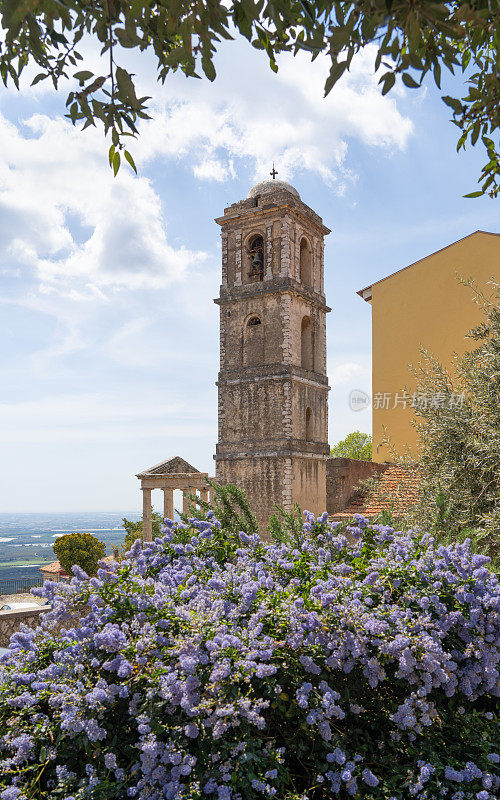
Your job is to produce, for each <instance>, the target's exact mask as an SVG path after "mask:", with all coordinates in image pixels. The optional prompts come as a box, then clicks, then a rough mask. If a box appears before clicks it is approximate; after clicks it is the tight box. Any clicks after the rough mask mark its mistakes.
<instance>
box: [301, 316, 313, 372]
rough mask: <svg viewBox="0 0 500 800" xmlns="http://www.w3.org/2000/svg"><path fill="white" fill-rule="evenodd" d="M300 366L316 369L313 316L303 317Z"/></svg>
mask: <svg viewBox="0 0 500 800" xmlns="http://www.w3.org/2000/svg"><path fill="white" fill-rule="evenodd" d="M300 366H301V367H302V369H308V370H313V369H314V358H313V341H312V325H311V317H303V318H302V323H301V326H300Z"/></svg>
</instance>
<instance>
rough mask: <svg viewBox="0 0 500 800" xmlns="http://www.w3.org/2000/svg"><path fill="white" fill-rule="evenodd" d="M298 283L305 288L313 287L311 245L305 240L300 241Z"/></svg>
mask: <svg viewBox="0 0 500 800" xmlns="http://www.w3.org/2000/svg"><path fill="white" fill-rule="evenodd" d="M300 282H301V283H303V284H304V285H305V286H312V285H313V280H312V252H311V245H310V244H309V242H308V241H307V239H306V238H302V239H301V241H300Z"/></svg>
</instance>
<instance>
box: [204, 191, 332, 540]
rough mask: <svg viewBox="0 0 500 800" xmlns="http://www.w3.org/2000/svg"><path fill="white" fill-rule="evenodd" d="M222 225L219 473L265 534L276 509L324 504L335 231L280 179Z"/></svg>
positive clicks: (229, 211)
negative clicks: (328, 278) (327, 243)
mask: <svg viewBox="0 0 500 800" xmlns="http://www.w3.org/2000/svg"><path fill="white" fill-rule="evenodd" d="M216 222H217V223H218V224H219V225H220V226H221V235H222V283H221V287H220V296H219V298H218V299H217V300H216V301H215V302H216V303H218V305H219V307H220V328H221V331H220V332H221V337H220V341H221V352H220V372H219V377H218V381H217V386H218V401H219V440H218V444H217V450H216V455H215V460H216V474H217V479H218V480H219V481H220V482H221V483H234V484H236V485H237V486H239V487H241V488H242V489H244V490H245V492H246V493H247V495H248V498H249V501H250V505H251V507H252V510H253V511H254V513H255V514H256V516H257V519H258V521H259V524H260V529H261V531H262V532H264V531H265V529H266V527H267V525H268V522H269V518H270V516H271V514H273V513H274V511H275V505H276V504H278V505H279V506H281V507H283V508H285V510H291V509H292V507H293V505H294V504H295V503H299V505H300V506H301V508H302V509H303V510H308V511H313V512H314V513H317V514H320V513H322V512H323V511H324V510H325V508H326V460H327V458H328V457H329V454H330V448H329V445H328V407H327V399H328V391H329V387H328V379H327V375H326V314H327V313H328V311H330V309H329V308H328V306H327V305H326V303H325V296H324V288H323V287H324V284H323V272H324V264H323V250H324V245H323V242H324V237H325V235H327V234H328V233H329V232H330V231H329V230H328V228H326V227H325V226H324V225H323V221H322V220H321V218H320V217H319V216H318V215H317V214H316V213H315V212H314V211H313V210H312V209H311V208H309V206H307V205H306V204H305V203H303V202H302V200H301V198H300V195H299V193H298V192H297V190H296V189H295V188H294V187H293V186H291V185H290V184H288V183H285V182H284V181H278V180H270V181H263V182H262V183H258V184H257V185H256V186H254V187H253V188H252V189H251V190H250V192H249V194H248V197H247V198H246V199H245V200H242V201H240V202H237V203H234V204H233V205H231V206H229V208H226V209H225V211H224V215H223V216H222V217H219V218H218V219H217V220H216Z"/></svg>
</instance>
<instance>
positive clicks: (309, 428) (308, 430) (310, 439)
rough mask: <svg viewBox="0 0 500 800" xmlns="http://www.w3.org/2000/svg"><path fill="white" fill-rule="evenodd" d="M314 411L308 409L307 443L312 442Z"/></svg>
mask: <svg viewBox="0 0 500 800" xmlns="http://www.w3.org/2000/svg"><path fill="white" fill-rule="evenodd" d="M312 438H313V436H312V411H311V409H310V408H309V406H308V407H307V408H306V442H312Z"/></svg>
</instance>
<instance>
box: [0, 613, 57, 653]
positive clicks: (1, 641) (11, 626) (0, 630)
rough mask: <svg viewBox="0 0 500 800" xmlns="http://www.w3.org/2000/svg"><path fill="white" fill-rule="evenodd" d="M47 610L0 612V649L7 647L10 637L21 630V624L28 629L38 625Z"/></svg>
mask: <svg viewBox="0 0 500 800" xmlns="http://www.w3.org/2000/svg"><path fill="white" fill-rule="evenodd" d="M44 611H47V608H40V611H38V610H37V609H29V610H27V611H20V610H18V611H0V647H8V646H9V641H10V637H11V636H12V634H13V633H16V631H18V630H20V629H21V623H23V624H24V625H28V626H29V627H30V628H36V626H37V625H39V624H40V617H41V615H42V614H43V613H44Z"/></svg>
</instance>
